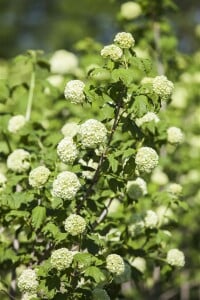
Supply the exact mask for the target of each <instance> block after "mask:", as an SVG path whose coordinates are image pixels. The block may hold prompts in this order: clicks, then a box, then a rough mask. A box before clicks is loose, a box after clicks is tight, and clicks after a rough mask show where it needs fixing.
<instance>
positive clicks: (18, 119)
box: [8, 115, 26, 133]
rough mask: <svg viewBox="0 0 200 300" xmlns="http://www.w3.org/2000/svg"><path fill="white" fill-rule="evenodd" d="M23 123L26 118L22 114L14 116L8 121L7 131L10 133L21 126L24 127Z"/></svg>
mask: <svg viewBox="0 0 200 300" xmlns="http://www.w3.org/2000/svg"><path fill="white" fill-rule="evenodd" d="M25 123H26V119H25V117H24V116H23V115H17V116H14V117H12V118H10V120H9V121H8V131H10V132H11V133H16V132H17V131H19V130H20V129H21V128H22V127H24V125H25Z"/></svg>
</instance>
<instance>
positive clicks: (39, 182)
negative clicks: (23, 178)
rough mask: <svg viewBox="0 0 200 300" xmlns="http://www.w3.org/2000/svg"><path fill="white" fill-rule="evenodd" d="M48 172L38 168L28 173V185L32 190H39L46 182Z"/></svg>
mask: <svg viewBox="0 0 200 300" xmlns="http://www.w3.org/2000/svg"><path fill="white" fill-rule="evenodd" d="M49 175H50V171H49V169H48V168H47V167H45V166H39V167H37V168H35V169H33V170H32V171H31V172H30V173H29V177H28V181H29V184H30V185H31V186H32V187H34V188H41V187H43V185H44V184H45V183H46V182H47V180H48V178H49Z"/></svg>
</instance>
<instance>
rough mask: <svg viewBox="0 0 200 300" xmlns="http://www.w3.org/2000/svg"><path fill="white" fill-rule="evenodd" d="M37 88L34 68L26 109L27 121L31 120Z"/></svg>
mask: <svg viewBox="0 0 200 300" xmlns="http://www.w3.org/2000/svg"><path fill="white" fill-rule="evenodd" d="M34 88H35V68H34V67H33V71H32V74H31V81H30V89H29V95H28V102H27V108H26V117H25V118H26V121H29V120H30V117H31V109H32V104H33V93H34Z"/></svg>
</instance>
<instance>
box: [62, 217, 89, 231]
mask: <svg viewBox="0 0 200 300" xmlns="http://www.w3.org/2000/svg"><path fill="white" fill-rule="evenodd" d="M64 227H65V231H66V232H68V233H69V234H71V235H73V236H75V235H79V234H81V233H83V232H84V231H85V228H86V222H85V220H84V219H83V218H82V217H81V216H79V215H76V214H71V215H70V216H69V217H68V218H67V219H66V220H65V222H64Z"/></svg>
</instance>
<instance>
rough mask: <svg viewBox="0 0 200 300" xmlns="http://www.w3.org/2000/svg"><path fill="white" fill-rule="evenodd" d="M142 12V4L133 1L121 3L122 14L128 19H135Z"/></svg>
mask: <svg viewBox="0 0 200 300" xmlns="http://www.w3.org/2000/svg"><path fill="white" fill-rule="evenodd" d="M141 13H142V9H141V6H140V5H139V4H138V3H135V2H133V1H128V2H125V3H123V4H122V5H121V9H120V14H121V16H122V17H123V18H124V19H126V20H133V19H135V18H137V17H139V16H140V15H141Z"/></svg>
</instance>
